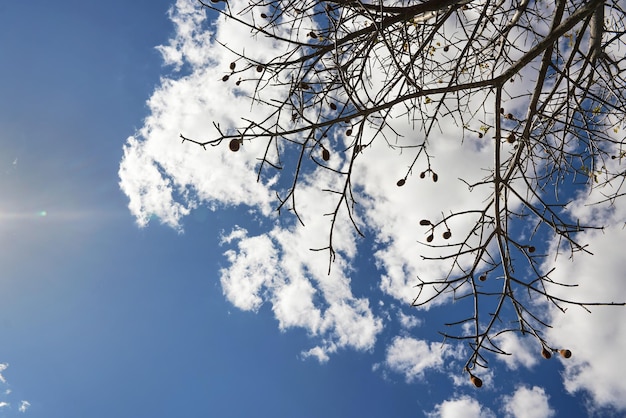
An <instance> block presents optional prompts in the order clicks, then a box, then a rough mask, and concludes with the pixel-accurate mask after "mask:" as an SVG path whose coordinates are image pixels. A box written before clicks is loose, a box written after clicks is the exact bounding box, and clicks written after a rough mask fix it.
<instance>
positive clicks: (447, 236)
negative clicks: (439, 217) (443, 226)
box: [443, 231, 452, 239]
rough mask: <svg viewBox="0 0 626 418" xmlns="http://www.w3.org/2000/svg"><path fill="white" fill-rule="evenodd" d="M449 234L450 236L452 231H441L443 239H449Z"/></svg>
mask: <svg viewBox="0 0 626 418" xmlns="http://www.w3.org/2000/svg"><path fill="white" fill-rule="evenodd" d="M451 236H452V232H450V231H446V232H444V233H443V239H450V237H451Z"/></svg>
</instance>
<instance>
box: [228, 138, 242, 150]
mask: <svg viewBox="0 0 626 418" xmlns="http://www.w3.org/2000/svg"><path fill="white" fill-rule="evenodd" d="M239 147H241V142H240V141H239V140H238V139H231V140H230V142H229V143H228V148H230V150H231V151H232V152H237V151H239Z"/></svg>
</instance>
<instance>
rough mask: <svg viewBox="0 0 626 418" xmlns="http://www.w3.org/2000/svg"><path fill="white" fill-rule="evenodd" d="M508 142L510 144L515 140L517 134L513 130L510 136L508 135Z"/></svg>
mask: <svg viewBox="0 0 626 418" xmlns="http://www.w3.org/2000/svg"><path fill="white" fill-rule="evenodd" d="M506 142H508V143H509V144H512V143H514V142H515V134H514V133H513V132H511V133H510V134H509V136H507V137H506Z"/></svg>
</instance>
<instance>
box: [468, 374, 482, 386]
mask: <svg viewBox="0 0 626 418" xmlns="http://www.w3.org/2000/svg"><path fill="white" fill-rule="evenodd" d="M470 380H471V381H472V384H473V385H474V386H476V387H477V388H479V387H481V386H482V385H483V381H482V380H480V377H477V376H474V375H471V376H470Z"/></svg>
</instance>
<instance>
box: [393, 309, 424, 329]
mask: <svg viewBox="0 0 626 418" xmlns="http://www.w3.org/2000/svg"><path fill="white" fill-rule="evenodd" d="M398 321H400V326H401V327H402V328H404V329H411V328H415V327H418V326H420V325H422V322H423V320H421V319H420V318H418V317H417V316H415V315H410V314H409V315H407V314H405V313H404V312H402V311H401V310H398Z"/></svg>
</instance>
